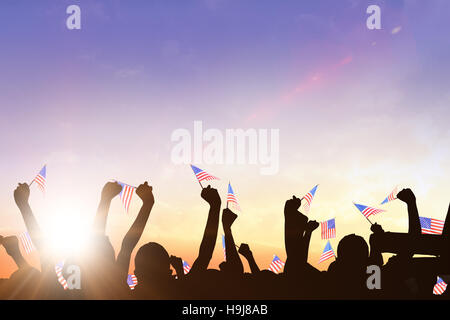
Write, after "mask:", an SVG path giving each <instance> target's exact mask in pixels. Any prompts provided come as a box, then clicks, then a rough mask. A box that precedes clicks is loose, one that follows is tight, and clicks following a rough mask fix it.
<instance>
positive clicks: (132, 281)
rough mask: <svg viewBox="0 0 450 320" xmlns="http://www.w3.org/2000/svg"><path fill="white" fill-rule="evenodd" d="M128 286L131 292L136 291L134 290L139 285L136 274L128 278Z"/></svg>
mask: <svg viewBox="0 0 450 320" xmlns="http://www.w3.org/2000/svg"><path fill="white" fill-rule="evenodd" d="M127 284H128V286H129V287H130V290H134V288H135V287H136V286H137V284H138V280H137V278H136V276H135V275H134V274H129V275H128V277H127Z"/></svg>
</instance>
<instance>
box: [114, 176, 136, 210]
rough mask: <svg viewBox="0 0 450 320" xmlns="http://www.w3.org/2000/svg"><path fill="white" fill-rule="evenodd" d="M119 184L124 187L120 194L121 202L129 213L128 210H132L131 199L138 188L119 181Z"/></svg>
mask: <svg viewBox="0 0 450 320" xmlns="http://www.w3.org/2000/svg"><path fill="white" fill-rule="evenodd" d="M117 183H118V184H120V185H121V186H122V191H121V192H120V194H119V196H120V200H122V203H123V205H124V207H125V210H126V212H127V213H128V209H130V204H131V199H132V198H133V195H134V193H135V191H136V187H133V186H130V185H128V184H126V183H123V182H119V181H117Z"/></svg>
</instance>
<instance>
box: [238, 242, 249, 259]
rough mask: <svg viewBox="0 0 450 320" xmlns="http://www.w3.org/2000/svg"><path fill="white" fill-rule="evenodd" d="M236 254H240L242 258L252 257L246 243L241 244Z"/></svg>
mask: <svg viewBox="0 0 450 320" xmlns="http://www.w3.org/2000/svg"><path fill="white" fill-rule="evenodd" d="M238 252H239V253H240V254H242V255H243V256H244V257H249V256H251V255H252V251H251V250H250V247H249V246H248V244H246V243H241V246H240V247H239V251H238Z"/></svg>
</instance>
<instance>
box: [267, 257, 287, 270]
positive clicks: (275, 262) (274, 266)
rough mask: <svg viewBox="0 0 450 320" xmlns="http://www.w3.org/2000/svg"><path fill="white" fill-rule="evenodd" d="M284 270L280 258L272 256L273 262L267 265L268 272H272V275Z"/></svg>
mask: <svg viewBox="0 0 450 320" xmlns="http://www.w3.org/2000/svg"><path fill="white" fill-rule="evenodd" d="M283 268H284V262H283V261H281V259H280V258H278V256H277V255H276V254H275V255H274V256H273V260H272V262H271V263H270V265H269V270H270V271H272V272H274V273H279V272H280V271H281V270H283Z"/></svg>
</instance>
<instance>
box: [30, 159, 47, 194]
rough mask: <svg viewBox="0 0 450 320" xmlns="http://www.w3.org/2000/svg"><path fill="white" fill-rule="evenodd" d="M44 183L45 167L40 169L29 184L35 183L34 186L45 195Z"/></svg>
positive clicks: (45, 177) (45, 176)
mask: <svg viewBox="0 0 450 320" xmlns="http://www.w3.org/2000/svg"><path fill="white" fill-rule="evenodd" d="M46 181H47V165H45V166H43V167H42V169H41V171H39V173H38V174H37V176H36V178H34V179H33V181H32V182H31V183H33V182H36V184H37V185H38V187H39V189H41V191H42V192H43V193H45V184H46ZM30 185H31V184H30Z"/></svg>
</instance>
